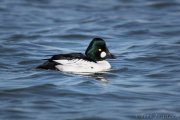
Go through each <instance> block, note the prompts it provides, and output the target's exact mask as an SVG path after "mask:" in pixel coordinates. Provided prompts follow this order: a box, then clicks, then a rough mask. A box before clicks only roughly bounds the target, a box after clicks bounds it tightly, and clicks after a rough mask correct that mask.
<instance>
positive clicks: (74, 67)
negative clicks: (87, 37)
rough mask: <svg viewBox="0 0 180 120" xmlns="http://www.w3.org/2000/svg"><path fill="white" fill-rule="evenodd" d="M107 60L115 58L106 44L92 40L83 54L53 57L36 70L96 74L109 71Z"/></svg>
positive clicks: (97, 39)
mask: <svg viewBox="0 0 180 120" xmlns="http://www.w3.org/2000/svg"><path fill="white" fill-rule="evenodd" d="M108 58H110V59H115V56H114V55H113V54H111V53H110V52H109V49H108V48H107V46H106V42H105V41H104V40H103V39H102V38H93V39H92V41H91V42H90V44H89V46H88V47H87V49H86V51H85V54H83V53H68V54H57V55H53V56H52V57H51V58H49V59H45V60H46V61H45V62H44V63H43V64H41V65H39V66H38V67H37V68H38V69H47V70H48V69H49V70H58V71H62V72H71V73H97V72H104V71H108V70H110V69H111V65H110V63H109V62H108V61H106V59H108Z"/></svg>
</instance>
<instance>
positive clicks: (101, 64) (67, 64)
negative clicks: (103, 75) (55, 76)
mask: <svg viewBox="0 0 180 120" xmlns="http://www.w3.org/2000/svg"><path fill="white" fill-rule="evenodd" d="M54 61H55V62H57V63H60V64H61V65H56V66H55V67H56V68H57V69H58V70H60V71H65V72H74V73H95V72H101V71H107V70H108V69H110V68H111V65H110V64H109V63H108V62H107V61H105V60H103V61H98V62H97V63H95V62H90V61H86V60H83V59H74V60H54Z"/></svg>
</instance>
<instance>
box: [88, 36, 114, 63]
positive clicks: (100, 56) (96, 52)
mask: <svg viewBox="0 0 180 120" xmlns="http://www.w3.org/2000/svg"><path fill="white" fill-rule="evenodd" d="M85 54H86V56H87V57H88V58H89V59H91V60H93V61H101V60H105V59H107V58H115V57H114V55H112V54H111V53H110V52H109V50H108V48H107V46H106V43H105V41H104V40H103V39H101V38H94V39H93V40H92V41H91V42H90V44H89V46H88V48H87V49H86V52H85Z"/></svg>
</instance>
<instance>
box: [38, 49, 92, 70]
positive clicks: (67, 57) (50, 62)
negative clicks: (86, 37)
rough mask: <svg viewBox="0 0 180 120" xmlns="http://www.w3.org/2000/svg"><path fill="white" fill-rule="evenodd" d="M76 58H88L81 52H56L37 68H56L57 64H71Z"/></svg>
mask: <svg viewBox="0 0 180 120" xmlns="http://www.w3.org/2000/svg"><path fill="white" fill-rule="evenodd" d="M77 59H83V60H89V59H88V58H87V57H86V56H85V55H84V54H82V53H69V54H58V55H54V56H52V57H51V58H50V59H47V61H46V62H45V63H43V64H42V65H40V66H38V67H37V68H41V69H52V70H57V68H56V66H57V65H63V64H73V63H74V62H76V60H77Z"/></svg>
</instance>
